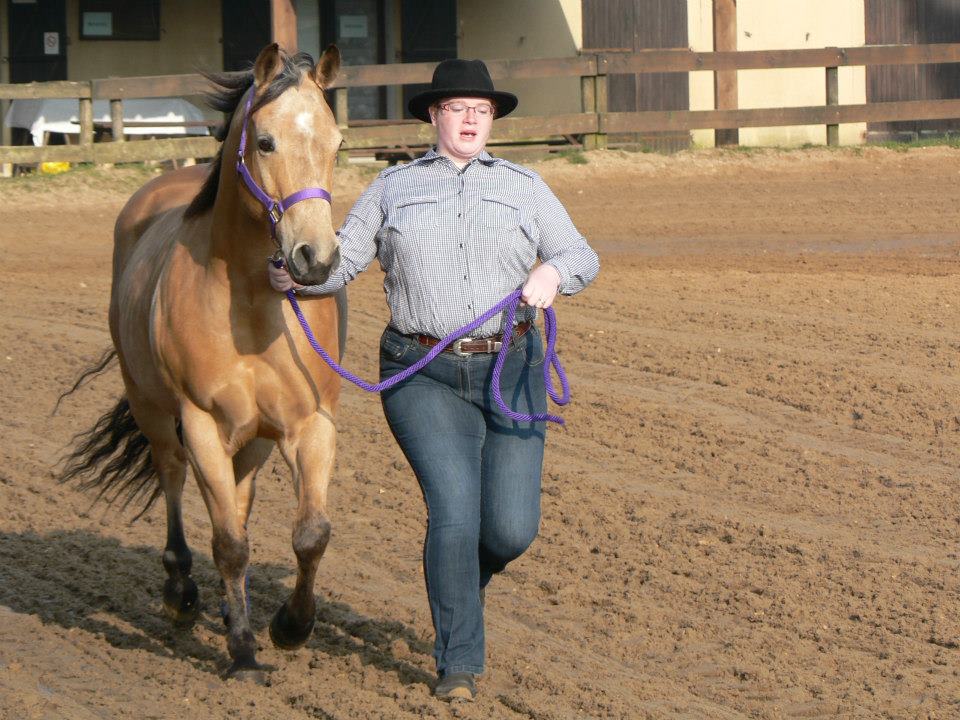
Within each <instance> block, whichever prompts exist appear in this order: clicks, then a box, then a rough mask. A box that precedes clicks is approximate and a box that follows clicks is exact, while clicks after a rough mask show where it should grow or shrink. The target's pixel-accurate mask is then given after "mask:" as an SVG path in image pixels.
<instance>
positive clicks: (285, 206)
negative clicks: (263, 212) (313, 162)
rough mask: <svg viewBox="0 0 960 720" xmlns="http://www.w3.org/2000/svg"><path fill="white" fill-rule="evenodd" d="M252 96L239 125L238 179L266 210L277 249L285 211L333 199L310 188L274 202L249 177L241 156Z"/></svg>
mask: <svg viewBox="0 0 960 720" xmlns="http://www.w3.org/2000/svg"><path fill="white" fill-rule="evenodd" d="M254 94H255V88H251V90H250V96H249V97H248V98H247V104H246V107H245V108H244V111H243V124H242V125H241V128H242V129H241V130H240V148H239V149H238V150H237V172H238V173H239V174H240V177H241V178H243V182H244V184H245V185H246V186H247V189H248V190H249V191H250V194H251V195H253V196H254V197H255V198H256V199H257V200H259V201H260V204H261V205H263V206H264V207H265V208H266V209H267V219H269V220H270V237H271V238H273V241H274V242H275V243H277V247H279V246H280V243H279V242H278V241H277V223H279V222H280V220H281V219H282V218H283V214H284V213H285V212H286V211H287V210H289V209H290V208H291V207H293V206H294V205H296V204H297V203H298V202H300V201H301V200H309V199H310V198H318V199H320V200H326V201H327V202H333V199H332V198H331V196H330V193H329V192H327V191H326V190H324V189H323V188H321V187H312V188H306V189H304V190H298V191H297V192H295V193H293V194H292V195H288V196H287V197H285V198H283V199H282V200H274V199H273V198H272V197H270V196H269V195H267V193H266V191H264V189H263V188H262V187H260V186H259V185H258V184H257V181H256V180H254V179H253V176H252V175H250V171H249V170H248V169H247V164H246V163H245V162H244V160H243V156H244V154H245V153H246V150H247V121H248V120H249V119H250V108H251V107H252V106H253V96H254Z"/></svg>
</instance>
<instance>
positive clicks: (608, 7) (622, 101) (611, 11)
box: [582, 0, 690, 149]
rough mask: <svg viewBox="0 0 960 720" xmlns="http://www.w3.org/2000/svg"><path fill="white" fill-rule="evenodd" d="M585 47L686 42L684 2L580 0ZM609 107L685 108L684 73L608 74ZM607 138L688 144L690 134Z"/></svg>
mask: <svg viewBox="0 0 960 720" xmlns="http://www.w3.org/2000/svg"><path fill="white" fill-rule="evenodd" d="M582 15H583V51H584V52H591V51H592V52H597V51H612V52H617V51H620V52H636V51H637V50H650V49H659V48H684V49H686V48H687V47H689V42H688V34H687V4H686V3H685V2H677V1H676V0H582ZM609 82H610V84H609V90H608V99H607V106H608V108H609V110H610V111H611V112H618V111H620V112H632V111H637V110H689V109H690V85H689V80H688V77H687V74H686V73H641V74H636V75H611V76H610V77H609ZM608 140H609V142H611V143H613V144H616V143H618V142H638V141H639V142H644V143H645V144H647V145H651V146H654V147H656V148H657V149H676V148H680V147H687V146H688V145H689V144H690V133H688V132H681V133H676V132H671V133H644V134H643V135H637V134H634V133H629V134H624V135H612V136H610V137H609V139H608Z"/></svg>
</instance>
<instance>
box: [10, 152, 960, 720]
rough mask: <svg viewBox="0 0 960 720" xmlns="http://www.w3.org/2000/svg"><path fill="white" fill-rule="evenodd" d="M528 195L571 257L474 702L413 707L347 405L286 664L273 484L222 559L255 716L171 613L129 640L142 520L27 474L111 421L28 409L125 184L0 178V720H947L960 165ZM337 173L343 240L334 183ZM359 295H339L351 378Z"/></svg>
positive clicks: (417, 676) (106, 240)
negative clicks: (566, 218)
mask: <svg viewBox="0 0 960 720" xmlns="http://www.w3.org/2000/svg"><path fill="white" fill-rule="evenodd" d="M588 159H589V162H588V163H587V164H585V165H574V164H571V163H569V162H567V161H566V160H562V159H561V160H553V161H549V162H543V163H540V164H538V165H535V167H536V169H538V170H539V171H540V172H541V173H543V175H544V177H545V178H546V180H547V182H548V183H550V185H551V186H552V187H553V188H554V189H555V190H556V192H557V194H558V195H559V196H560V197H561V199H562V200H563V201H564V203H565V204H566V205H567V207H568V208H569V210H570V213H571V215H572V216H573V218H574V220H575V222H576V223H577V225H578V226H579V228H580V229H581V230H582V231H583V233H584V234H585V235H586V236H587V238H589V239H590V240H591V241H592V243H593V244H594V246H595V247H596V248H597V249H598V251H599V253H600V255H601V262H602V269H601V273H600V277H599V278H598V280H597V282H596V283H595V284H594V285H593V286H592V287H591V288H590V289H589V290H588V291H587V292H585V293H584V294H582V295H581V296H578V297H576V298H572V299H571V298H566V299H562V300H561V301H560V302H559V305H558V319H559V325H560V339H561V353H562V358H563V361H564V363H565V365H566V367H567V371H568V373H569V375H570V379H571V382H572V385H573V392H574V402H573V404H572V405H571V406H569V407H568V408H567V409H565V410H564V412H563V414H564V415H565V416H566V418H567V421H568V429H567V430H565V431H564V430H556V429H553V430H551V432H550V435H549V437H548V449H547V460H546V468H545V473H544V482H543V521H542V526H541V533H540V537H539V539H538V540H537V541H536V543H535V544H534V546H533V547H532V549H531V550H530V552H529V553H528V554H527V555H525V556H524V557H523V558H522V559H521V560H519V561H518V562H516V563H515V564H514V565H512V566H511V567H510V568H509V569H508V571H507V572H506V573H505V574H504V575H503V576H500V577H499V578H497V579H495V581H494V583H493V584H492V585H491V587H490V589H489V590H488V592H487V614H488V623H487V633H488V667H489V670H488V673H487V674H486V676H484V677H483V678H482V680H481V683H480V688H481V694H480V696H479V698H478V700H477V702H476V703H474V704H472V705H459V706H453V707H451V706H448V705H445V704H442V703H440V702H437V701H435V700H434V699H433V698H432V697H431V694H430V685H431V683H432V679H433V672H432V659H431V657H430V645H431V635H432V633H431V627H430V621H429V609H428V606H427V603H426V598H425V593H424V590H423V583H422V578H421V570H420V544H421V540H422V535H423V532H424V524H425V513H424V510H423V507H422V500H421V497H420V493H419V491H418V489H417V487H416V483H415V480H414V478H413V475H412V474H411V472H410V470H409V469H408V467H407V466H406V464H405V462H404V461H403V458H402V456H401V454H400V452H399V450H398V449H397V447H396V446H395V444H394V442H393V440H392V438H391V437H390V434H389V431H388V429H387V427H386V424H385V422H384V420H383V418H382V415H381V411H380V406H379V402H378V401H377V399H376V398H374V397H372V396H369V395H366V394H363V393H362V392H361V391H359V390H357V389H355V388H353V387H352V386H346V385H345V387H344V391H343V399H342V406H341V412H340V418H339V426H340V434H339V439H338V458H337V468H336V471H335V474H334V479H333V482H332V486H331V493H330V496H331V508H330V515H331V518H332V520H333V524H334V533H333V538H332V540H331V543H330V546H329V548H328V550H327V554H326V557H325V558H324V559H323V562H322V564H321V570H320V575H319V579H318V582H317V593H318V605H319V611H318V612H319V617H318V622H317V628H316V631H315V633H314V635H313V637H312V639H311V640H310V642H309V643H308V645H307V647H306V648H304V649H302V650H300V651H298V652H293V653H286V652H282V651H279V650H276V649H275V648H274V647H273V645H272V644H271V642H270V640H269V637H268V633H267V627H266V626H267V623H268V622H269V619H270V617H271V615H272V613H273V612H274V610H275V609H276V607H277V605H278V604H279V603H280V602H281V600H282V599H283V598H284V597H285V594H286V592H287V591H288V588H289V587H291V586H292V581H293V578H294V574H293V552H292V549H291V546H290V523H291V516H292V510H293V506H294V496H293V491H292V488H291V483H290V481H289V478H288V477H287V472H286V469H285V467H284V466H283V465H282V462H281V461H280V460H279V456H278V454H277V453H275V454H274V456H273V458H272V459H271V461H270V462H269V463H268V465H267V467H266V468H265V470H264V472H263V473H262V474H261V476H260V480H259V488H258V496H257V503H256V506H255V508H254V512H253V518H252V521H251V527H250V536H251V549H252V562H253V564H252V570H251V583H252V600H253V623H254V627H255V629H256V633H257V637H258V639H259V640H260V643H261V646H262V650H261V653H260V656H259V659H260V660H261V661H262V662H264V663H266V664H268V665H269V666H270V667H272V668H273V670H272V672H271V675H270V685H269V686H268V687H257V686H247V685H243V684H238V683H236V682H234V681H230V682H224V681H222V680H221V679H220V674H221V672H222V671H223V670H224V669H225V667H226V665H227V655H226V648H225V642H224V635H223V628H222V626H221V622H220V620H219V617H218V616H217V612H216V608H217V602H218V601H217V584H218V576H217V573H216V570H215V568H214V567H213V564H212V560H211V555H210V546H209V521H208V519H207V514H206V510H205V508H204V507H203V504H202V501H201V500H200V497H199V493H198V492H197V490H196V486H195V484H193V482H192V480H191V481H190V482H189V483H188V487H187V491H186V510H185V513H186V523H187V533H188V540H189V541H190V543H191V546H192V548H193V551H194V577H195V578H196V579H197V582H198V584H199V585H200V587H201V593H202V596H203V601H204V612H203V614H202V615H201V618H200V620H199V621H198V622H197V624H196V625H195V626H194V627H193V628H191V629H187V630H181V629H176V628H174V627H172V626H171V625H170V624H169V623H168V622H167V620H166V619H165V617H164V616H163V614H162V612H161V608H160V589H161V586H162V582H163V578H164V574H163V570H162V567H161V564H160V550H161V547H162V544H163V541H164V520H163V511H162V508H161V507H160V506H158V507H155V508H154V509H153V510H152V511H151V512H150V513H149V514H148V515H146V516H145V517H144V518H143V519H141V520H140V521H138V522H137V523H135V524H129V522H128V521H129V519H130V517H131V514H130V513H126V514H122V513H118V512H116V511H110V510H105V509H104V508H103V507H101V506H95V507H93V508H91V507H90V497H89V496H86V495H83V494H81V493H79V492H77V491H75V490H74V489H73V488H70V487H59V486H58V485H57V484H56V483H55V480H54V477H55V476H54V470H53V467H54V465H55V462H56V459H57V457H58V455H59V453H60V452H61V450H62V449H63V447H64V446H65V445H66V444H67V443H68V441H69V439H70V437H71V436H72V435H73V433H75V432H77V431H79V430H82V429H86V428H87V427H88V426H90V425H91V423H92V422H93V421H94V420H95V419H96V418H97V417H99V415H100V414H101V413H102V412H103V411H105V410H106V409H108V408H109V407H111V406H112V403H113V401H114V400H115V398H116V396H117V395H118V394H119V392H120V391H121V382H120V377H119V373H118V372H117V371H113V372H110V373H108V374H106V375H104V376H103V377H101V378H99V379H97V380H96V381H95V382H93V383H92V384H91V385H89V386H87V387H86V388H84V389H83V390H81V391H80V392H79V393H77V394H76V395H74V396H73V397H72V398H71V399H69V400H68V401H67V402H66V403H65V404H64V406H63V407H62V409H61V411H60V412H59V414H57V415H55V416H52V415H51V410H52V408H53V406H54V402H55V399H56V397H57V395H58V394H59V392H60V391H61V390H63V389H64V388H65V387H66V386H67V385H68V384H69V383H70V382H71V381H72V380H73V379H74V378H75V377H76V375H77V373H78V372H79V371H80V370H81V369H82V368H84V367H85V366H87V365H88V364H90V362H91V361H92V360H94V359H95V358H96V357H98V356H99V354H100V353H101V351H102V350H103V349H104V348H105V347H106V346H107V345H108V344H109V336H108V332H107V328H106V310H107V302H108V291H109V283H110V252H111V229H112V225H113V221H114V218H115V216H116V214H117V211H118V209H119V208H120V206H121V205H122V203H123V202H124V200H125V199H126V197H127V196H128V195H129V194H130V193H131V192H132V190H133V189H134V188H135V187H137V186H138V185H139V184H140V183H141V182H143V180H144V179H145V178H146V175H145V174H144V173H143V172H142V171H134V170H113V171H97V172H93V171H86V172H78V173H71V174H68V175H66V176H61V177H58V178H52V179H44V178H32V179H29V178H28V179H27V180H17V181H6V180H4V181H0V249H2V252H3V258H4V262H3V264H2V266H0V288H2V290H0V345H2V348H0V349H2V352H0V366H2V369H3V373H2V380H0V418H2V428H3V432H2V439H0V450H2V463H0V717H2V718H11V719H12V718H17V719H19V718H39V719H47V718H50V719H53V718H69V719H74V718H76V719H83V720H86V719H88V718H90V719H92V718H270V719H286V718H298V719H301V718H322V719H324V720H332V719H334V718H335V719H337V720H346V719H348V718H364V719H367V718H384V719H387V718H390V719H393V718H397V719H400V718H421V717H427V718H453V717H456V718H478V719H479V718H505V719H514V718H527V719H529V720H565V719H567V718H571V719H572V718H693V719H700V718H707V719H714V718H716V719H727V718H938V719H939V718H944V719H945V718H958V717H960V579H958V578H960V574H958V564H960V563H958V548H960V545H958V540H960V490H958V480H960V477H958V476H960V471H958V468H960V443H958V441H960V231H958V228H960V203H958V193H957V187H958V184H960V151H957V150H951V149H948V148H930V149H922V150H911V151H909V152H905V153H901V152H894V151H890V150H882V149H863V150H843V151H826V150H810V151H796V152H776V151H765V152H729V151H728V152H721V151H709V152H707V151H704V152H696V153H684V154H680V155H677V156H672V157H665V156H656V155H640V154H627V153H619V152H614V151H611V152H608V153H594V154H591V155H590V156H589V158H588ZM371 177H372V175H370V174H364V173H363V172H362V171H358V170H353V169H351V170H349V171H344V172H342V173H340V175H339V177H338V181H337V182H338V184H337V186H336V187H335V189H334V197H335V198H336V200H335V210H336V213H337V217H338V219H339V218H342V217H343V214H344V213H345V212H346V210H347V209H348V208H349V206H350V204H351V202H352V201H353V200H354V199H355V197H356V196H357V194H358V193H359V191H360V190H361V189H362V187H363V186H364V184H365V183H366V182H368V181H369V179H370V178H371ZM381 278H382V276H381V274H380V272H379V271H378V270H376V269H372V270H371V271H369V272H368V273H366V275H365V276H361V278H360V279H359V280H358V281H357V282H356V283H354V285H352V286H351V307H350V333H349V334H350V340H349V345H348V356H347V360H348V365H349V367H351V368H353V369H356V370H357V371H359V373H360V375H362V376H363V377H366V378H373V377H374V376H375V372H376V370H375V364H376V342H377V338H378V336H379V333H380V331H381V329H382V327H383V325H384V323H385V320H386V308H385V304H384V302H383V297H382V288H381V282H382V280H381Z"/></svg>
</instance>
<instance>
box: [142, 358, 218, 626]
mask: <svg viewBox="0 0 960 720" xmlns="http://www.w3.org/2000/svg"><path fill="white" fill-rule="evenodd" d="M125 379H126V376H125ZM127 399H128V401H129V403H130V411H131V412H132V413H133V418H134V420H136V421H137V427H139V428H140V432H142V433H143V434H144V436H145V437H146V438H147V440H149V441H150V453H151V456H152V458H153V465H154V467H155V468H156V470H157V474H158V475H159V477H160V487H161V488H162V489H163V496H164V500H165V502H166V508H167V544H166V546H165V547H164V549H163V567H164V569H165V570H166V571H167V581H166V582H165V583H164V585H163V608H164V611H165V612H166V613H167V615H168V616H169V617H170V618H171V619H172V620H173V621H174V622H175V623H177V624H179V625H188V624H190V623H192V622H193V621H194V620H195V619H196V618H197V615H198V614H199V612H200V602H199V592H198V591H197V584H196V583H195V582H194V581H193V578H191V577H190V570H191V568H192V567H193V556H192V554H191V553H190V548H189V547H188V546H187V540H186V537H185V536H184V533H183V484H184V481H185V480H186V475H187V459H186V453H185V452H184V450H183V446H182V445H181V444H180V439H179V438H178V437H177V427H176V420H175V419H174V417H173V416H172V415H170V414H169V413H166V412H164V411H162V410H161V409H159V408H157V407H156V406H154V405H153V404H152V403H150V402H149V401H147V400H145V399H144V398H142V397H141V396H140V394H139V393H138V392H137V390H136V387H134V386H133V385H132V383H129V382H128V383H127Z"/></svg>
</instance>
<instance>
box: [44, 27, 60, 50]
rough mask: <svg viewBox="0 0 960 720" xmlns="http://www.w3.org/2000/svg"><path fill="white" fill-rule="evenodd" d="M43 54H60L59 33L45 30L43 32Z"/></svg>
mask: <svg viewBox="0 0 960 720" xmlns="http://www.w3.org/2000/svg"><path fill="white" fill-rule="evenodd" d="M43 54H44V55H59V54H60V33H58V32H45V33H44V34H43Z"/></svg>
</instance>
